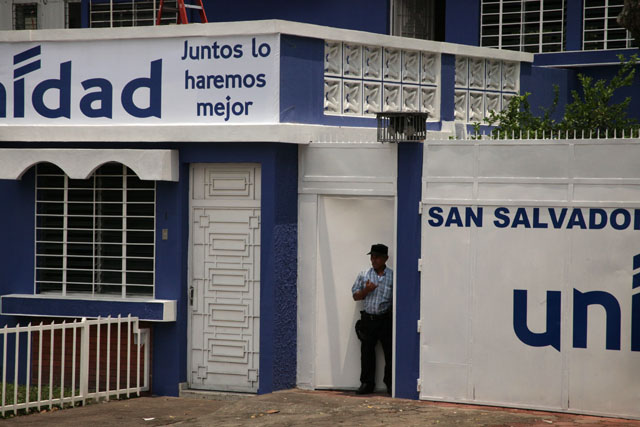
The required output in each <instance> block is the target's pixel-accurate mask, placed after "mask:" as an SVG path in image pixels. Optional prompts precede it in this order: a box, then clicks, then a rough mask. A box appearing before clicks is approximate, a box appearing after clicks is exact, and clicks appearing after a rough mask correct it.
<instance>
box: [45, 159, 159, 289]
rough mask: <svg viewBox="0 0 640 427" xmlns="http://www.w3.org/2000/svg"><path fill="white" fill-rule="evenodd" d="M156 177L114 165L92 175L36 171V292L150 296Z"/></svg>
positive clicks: (50, 169)
mask: <svg viewBox="0 0 640 427" xmlns="http://www.w3.org/2000/svg"><path fill="white" fill-rule="evenodd" d="M155 197H156V194H155V182H153V181H143V180H140V179H139V178H138V177H137V176H136V175H135V173H134V172H133V171H132V170H130V169H129V168H127V167H126V166H124V165H122V164H119V163H106V164H104V165H102V166H101V167H100V168H98V169H97V170H96V171H95V172H94V174H93V175H92V176H91V177H90V178H89V179H71V178H68V177H67V176H66V175H65V174H64V172H63V171H62V170H61V169H60V168H58V167H57V166H55V165H51V164H46V163H44V164H39V165H38V166H37V169H36V230H35V231H36V232H35V239H36V274H35V284H36V293H58V294H62V295H65V296H66V295H69V294H73V293H76V294H77V293H81V294H91V295H93V296H95V295H112V296H116V297H121V298H127V297H136V296H153V290H154V280H155V278H154V270H155Z"/></svg>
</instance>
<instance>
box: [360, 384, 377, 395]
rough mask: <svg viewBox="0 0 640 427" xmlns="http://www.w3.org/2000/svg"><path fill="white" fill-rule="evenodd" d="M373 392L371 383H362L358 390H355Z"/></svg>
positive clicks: (366, 392) (363, 392) (362, 392)
mask: <svg viewBox="0 0 640 427" xmlns="http://www.w3.org/2000/svg"><path fill="white" fill-rule="evenodd" d="M371 393H373V385H372V384H362V385H361V386H360V388H359V389H358V390H356V394H371Z"/></svg>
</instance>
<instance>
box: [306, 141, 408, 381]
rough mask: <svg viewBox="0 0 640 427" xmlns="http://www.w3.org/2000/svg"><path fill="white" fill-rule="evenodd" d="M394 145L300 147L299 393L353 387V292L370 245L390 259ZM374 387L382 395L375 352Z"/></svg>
mask: <svg viewBox="0 0 640 427" xmlns="http://www.w3.org/2000/svg"><path fill="white" fill-rule="evenodd" d="M396 159H397V154H396V146H395V145H389V144H384V145H383V144H380V143H314V144H310V145H309V146H300V155H299V171H300V173H299V193H300V194H299V199H298V200H299V211H298V220H299V224H298V237H299V240H298V243H299V245H298V366H297V369H298V372H297V381H298V386H299V387H302V388H311V389H313V388H344V389H350V388H357V387H358V386H359V385H360V382H359V375H360V342H359V341H358V339H357V337H356V336H355V331H354V329H353V327H354V324H355V321H356V320H357V316H359V311H360V305H361V303H359V302H358V303H356V302H355V301H353V298H352V296H351V286H352V285H353V281H354V280H355V278H356V275H357V274H358V272H359V271H361V270H362V269H364V268H366V267H367V266H368V265H369V257H368V256H367V255H366V253H367V252H369V249H370V246H371V244H372V243H378V242H380V243H386V244H387V245H388V246H389V248H390V251H391V254H390V255H391V256H390V264H389V265H390V266H391V267H392V268H393V262H394V261H393V259H394V253H395V243H394V241H395V219H394V218H395V192H396V165H397V160H396ZM379 350H380V351H379V356H380V357H379V360H378V362H379V364H378V368H379V373H378V376H377V377H378V378H380V381H379V384H378V386H381V387H382V388H384V385H383V383H382V381H381V379H382V366H383V360H384V357H383V356H382V352H381V349H379Z"/></svg>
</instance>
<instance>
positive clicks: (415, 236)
mask: <svg viewBox="0 0 640 427" xmlns="http://www.w3.org/2000/svg"><path fill="white" fill-rule="evenodd" d="M422 151H423V146H422V144H414V143H401V144H399V145H398V212H397V227H398V228H397V233H398V234H397V236H398V241H397V243H396V248H397V249H396V250H397V260H396V307H395V310H396V325H395V330H396V360H395V366H396V378H395V385H396V394H395V395H396V397H402V398H407V399H417V398H418V392H417V391H416V390H417V389H416V385H417V384H416V380H417V379H418V377H419V376H420V335H419V334H418V331H417V321H418V319H420V273H419V272H418V268H417V267H418V259H419V258H420V251H421V249H420V238H419V236H420V234H421V227H420V224H421V222H420V221H421V216H420V215H419V214H418V206H419V203H420V201H421V198H422V186H421V185H422ZM423 380H425V381H428V380H429V379H428V378H424V379H423Z"/></svg>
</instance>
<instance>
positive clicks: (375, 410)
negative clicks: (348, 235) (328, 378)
mask: <svg viewBox="0 0 640 427" xmlns="http://www.w3.org/2000/svg"><path fill="white" fill-rule="evenodd" d="M221 399H224V400H221ZM1 424H6V425H11V426H13V425H16V426H20V425H25V426H27V425H28V426H83V427H84V426H91V427H100V426H118V427H123V426H149V427H151V426H336V425H341V426H380V425H393V426H398V425H399V426H402V427H407V426H436V425H437V426H439V427H442V426H505V427H506V426H518V427H521V426H545V427H548V426H585V425H592V426H640V421H633V420H624V419H617V418H602V417H593V416H585V415H574V414H566V413H553V412H541V411H529V410H520V409H508V408H497V407H488V406H475V405H462V404H452V403H441V402H426V401H416V400H407V399H393V398H391V397H389V396H387V395H383V394H372V395H367V396H356V395H355V394H354V393H353V392H344V391H306V390H298V389H292V390H285V391H279V392H275V393H270V394H264V395H259V396H257V395H244V396H240V395H226V396H225V395H219V397H217V398H216V397H215V396H214V400H204V399H194V398H176V397H137V398H131V399H127V400H111V401H109V402H102V403H93V404H89V405H87V406H84V407H76V408H68V409H63V410H54V411H48V410H46V411H45V410H43V411H42V412H40V413H35V414H31V415H23V416H18V417H14V418H8V419H5V420H2V421H0V425H1Z"/></svg>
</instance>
